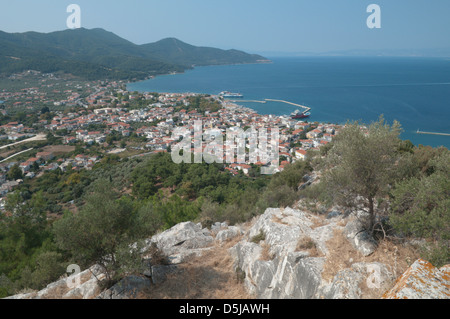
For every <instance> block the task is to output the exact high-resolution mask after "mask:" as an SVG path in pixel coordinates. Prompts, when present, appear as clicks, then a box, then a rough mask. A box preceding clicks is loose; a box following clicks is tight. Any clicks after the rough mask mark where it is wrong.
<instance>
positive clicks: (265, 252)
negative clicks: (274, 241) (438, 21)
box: [259, 243, 275, 261]
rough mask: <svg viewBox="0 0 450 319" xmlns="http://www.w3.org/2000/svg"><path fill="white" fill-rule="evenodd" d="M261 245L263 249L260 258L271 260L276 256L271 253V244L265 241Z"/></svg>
mask: <svg viewBox="0 0 450 319" xmlns="http://www.w3.org/2000/svg"><path fill="white" fill-rule="evenodd" d="M261 247H262V251H261V256H260V257H259V260H264V261H269V260H272V259H274V258H275V256H274V255H273V254H271V253H270V245H268V244H266V243H263V244H262V245H261Z"/></svg>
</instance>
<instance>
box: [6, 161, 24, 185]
mask: <svg viewBox="0 0 450 319" xmlns="http://www.w3.org/2000/svg"><path fill="white" fill-rule="evenodd" d="M6 176H7V178H8V180H10V181H11V180H17V179H22V178H23V173H22V170H21V169H20V167H19V165H18V164H15V165H14V166H13V167H11V168H10V169H9V171H8V174H7V175H6Z"/></svg>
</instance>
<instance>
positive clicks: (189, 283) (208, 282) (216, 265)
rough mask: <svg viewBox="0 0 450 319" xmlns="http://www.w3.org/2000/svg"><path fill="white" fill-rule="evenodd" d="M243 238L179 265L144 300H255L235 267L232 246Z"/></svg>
mask: <svg viewBox="0 0 450 319" xmlns="http://www.w3.org/2000/svg"><path fill="white" fill-rule="evenodd" d="M240 239H241V238H235V239H233V240H230V241H228V242H225V243H223V244H221V245H220V244H218V243H216V244H215V245H214V247H213V249H211V250H208V251H206V252H204V253H203V255H202V256H201V257H194V258H192V259H190V260H188V261H186V262H184V263H183V264H181V265H179V266H178V267H179V269H180V271H179V272H176V273H174V274H170V275H168V277H167V280H166V281H165V282H164V283H161V284H159V285H155V286H153V288H152V289H151V291H148V292H147V293H145V294H142V295H140V296H139V298H140V299H251V298H252V296H250V295H249V294H248V293H247V291H246V289H245V287H244V286H243V284H242V283H241V282H239V280H238V276H237V274H236V271H235V270H234V269H233V259H232V257H231V256H230V254H229V252H228V249H229V248H231V247H232V246H234V245H235V244H236V243H237V242H238V241H239V240H240Z"/></svg>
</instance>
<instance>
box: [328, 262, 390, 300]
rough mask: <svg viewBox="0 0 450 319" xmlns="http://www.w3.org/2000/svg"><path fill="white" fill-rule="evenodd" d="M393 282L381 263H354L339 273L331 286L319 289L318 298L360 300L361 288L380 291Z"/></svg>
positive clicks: (385, 267) (387, 270) (386, 268)
mask: <svg viewBox="0 0 450 319" xmlns="http://www.w3.org/2000/svg"><path fill="white" fill-rule="evenodd" d="M393 280H394V277H393V274H392V273H391V272H390V271H389V269H388V267H387V266H386V265H384V264H382V263H378V262H373V263H364V262H361V263H355V264H353V265H352V266H351V267H350V268H346V269H343V270H341V271H339V272H338V273H337V274H336V275H335V276H334V278H333V281H332V282H331V284H328V285H324V286H322V287H320V292H319V295H320V298H324V299H360V298H361V297H362V289H361V288H362V287H364V288H367V289H382V288H383V287H386V285H387V284H389V283H391V282H392V281H393Z"/></svg>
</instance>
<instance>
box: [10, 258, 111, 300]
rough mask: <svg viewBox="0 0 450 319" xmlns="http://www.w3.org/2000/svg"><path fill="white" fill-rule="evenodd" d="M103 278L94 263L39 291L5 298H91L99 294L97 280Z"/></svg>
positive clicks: (99, 269) (98, 267)
mask: <svg viewBox="0 0 450 319" xmlns="http://www.w3.org/2000/svg"><path fill="white" fill-rule="evenodd" d="M104 278H105V275H104V274H103V272H102V269H101V267H100V266H98V265H95V266H92V267H90V268H89V269H86V270H85V271H82V272H80V273H78V274H76V275H73V276H70V277H65V278H62V279H60V280H58V281H56V282H53V283H51V284H49V285H47V287H45V288H44V289H42V290H40V291H35V292H30V293H26V294H19V295H14V296H11V297H8V298H7V299H93V298H95V297H96V296H98V294H100V292H101V287H100V284H99V282H100V281H101V280H103V279H104Z"/></svg>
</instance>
